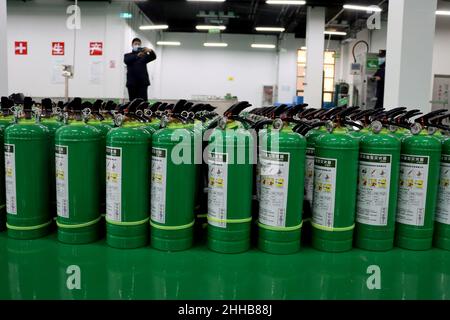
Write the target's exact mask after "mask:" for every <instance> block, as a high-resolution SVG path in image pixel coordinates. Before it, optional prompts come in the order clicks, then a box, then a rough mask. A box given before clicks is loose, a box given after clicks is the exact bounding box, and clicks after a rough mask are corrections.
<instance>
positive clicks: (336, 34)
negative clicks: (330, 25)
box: [324, 31, 347, 36]
mask: <svg viewBox="0 0 450 320" xmlns="http://www.w3.org/2000/svg"><path fill="white" fill-rule="evenodd" d="M324 34H329V35H332V36H346V35H347V32H342V31H325V32H324Z"/></svg>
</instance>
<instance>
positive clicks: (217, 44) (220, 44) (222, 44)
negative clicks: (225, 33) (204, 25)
mask: <svg viewBox="0 0 450 320" xmlns="http://www.w3.org/2000/svg"><path fill="white" fill-rule="evenodd" d="M203 46H205V47H228V43H225V42H205V43H204V44H203Z"/></svg>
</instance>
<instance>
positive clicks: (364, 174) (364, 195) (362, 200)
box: [356, 153, 392, 226]
mask: <svg viewBox="0 0 450 320" xmlns="http://www.w3.org/2000/svg"><path fill="white" fill-rule="evenodd" d="M391 167H392V157H391V156H390V155H382V154H369V153H360V154H359V179H358V197H357V206H356V221H358V222H359V223H363V224H368V225H373V226H386V225H387V220H388V219H387V216H388V210H389V189H390V185H391Z"/></svg>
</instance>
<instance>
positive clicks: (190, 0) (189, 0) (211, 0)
mask: <svg viewBox="0 0 450 320" xmlns="http://www.w3.org/2000/svg"><path fill="white" fill-rule="evenodd" d="M187 2H225V0H187Z"/></svg>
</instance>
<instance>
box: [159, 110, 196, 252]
mask: <svg viewBox="0 0 450 320" xmlns="http://www.w3.org/2000/svg"><path fill="white" fill-rule="evenodd" d="M180 111H181V110H178V108H173V109H172V110H170V111H169V112H168V116H163V117H162V119H161V127H162V129H160V130H158V131H156V132H155V133H154V134H153V137H152V160H151V161H152V163H151V201H150V204H151V205H150V206H151V216H150V226H151V228H150V229H151V230H150V231H151V232H150V233H151V235H150V236H151V245H152V246H153V247H154V248H156V249H159V250H164V251H180V250H186V249H188V248H190V247H191V246H192V243H193V227H194V222H195V219H194V195H195V181H196V179H195V178H196V167H195V163H194V133H193V131H192V130H190V129H188V128H187V126H186V122H187V120H186V119H185V118H183V117H182V116H181V112H180ZM183 111H184V110H183Z"/></svg>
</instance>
